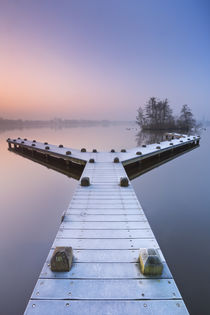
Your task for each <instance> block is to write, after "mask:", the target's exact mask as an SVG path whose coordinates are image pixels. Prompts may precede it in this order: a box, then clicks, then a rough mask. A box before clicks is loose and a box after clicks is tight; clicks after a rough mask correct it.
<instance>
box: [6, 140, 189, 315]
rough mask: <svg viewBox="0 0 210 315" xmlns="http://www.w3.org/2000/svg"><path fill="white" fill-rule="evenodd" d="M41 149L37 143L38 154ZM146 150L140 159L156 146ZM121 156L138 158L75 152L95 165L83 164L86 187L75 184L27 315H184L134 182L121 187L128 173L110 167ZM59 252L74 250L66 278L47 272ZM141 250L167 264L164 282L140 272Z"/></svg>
mask: <svg viewBox="0 0 210 315" xmlns="http://www.w3.org/2000/svg"><path fill="white" fill-rule="evenodd" d="M176 141H177V140H176ZM186 141H189V140H187V139H186ZM190 141H195V139H194V138H191V139H190ZM11 142H12V143H14V142H13V141H11ZM17 142H18V140H17V141H16V143H17ZM19 142H20V141H19ZM174 142H175V141H174ZM24 145H26V144H24ZM30 145H31V144H30ZM177 145H180V142H179V143H177ZM39 146H41V145H40V144H37V143H36V148H37V147H39ZM156 146H157V145H156ZM161 147H162V148H165V147H166V146H165V147H164V145H163V144H161ZM50 148H53V146H52V145H50ZM168 148H170V149H171V147H169V144H168ZM141 149H142V148H141ZM144 149H145V154H149V153H151V154H153V153H154V151H156V149H155V150H154V147H153V148H152V149H151V150H150V152H148V148H143V150H144ZM146 149H147V151H146ZM56 150H57V148H56ZM138 150H139V148H138ZM143 150H142V151H143ZM133 151H136V149H133ZM55 153H56V154H57V153H58V152H55ZM58 154H60V152H59V153H58ZM74 155H75V156H74ZM125 155H127V158H129V159H132V160H133V159H136V155H134V154H133V152H128V153H117V154H116V153H79V152H76V153H74V154H73V157H71V158H76V159H81V156H82V157H84V160H83V159H81V161H85V160H86V161H87V160H88V159H89V158H93V157H94V159H95V160H96V162H95V163H86V166H85V168H84V171H83V174H82V177H83V176H88V177H89V178H90V182H91V185H90V186H89V187H83V186H81V185H78V188H77V189H76V191H75V194H74V196H73V198H72V201H71V203H70V205H69V207H68V209H67V211H66V213H65V216H64V220H63V222H62V223H61V225H60V228H59V231H58V233H57V236H56V238H55V241H54V243H53V245H52V248H51V250H50V252H49V255H48V257H47V260H46V262H45V264H44V267H43V269H42V271H41V274H40V277H39V279H38V281H37V284H36V286H35V288H34V291H33V293H32V296H31V299H30V301H29V303H28V306H27V308H26V311H25V315H41V314H43V315H45V314H46V315H51V314H53V315H54V314H56V315H58V314H73V315H92V314H93V315H94V314H97V315H114V314H116V315H128V314H132V315H137V314H138V315H139V314H155V315H158V314H164V315H165V314H170V315H176V314H188V311H187V309H186V306H185V304H184V302H183V300H182V297H181V295H180V292H179V290H178V289H177V286H176V284H175V281H174V279H173V277H172V275H171V273H170V271H169V268H168V266H167V264H166V262H165V259H164V257H163V254H162V252H161V250H160V248H159V245H158V243H157V241H156V239H155V236H154V234H153V232H152V230H151V228H150V225H149V223H148V221H147V219H146V216H145V214H144V211H143V209H142V207H141V205H140V203H139V201H138V199H137V197H136V194H135V192H134V190H133V188H132V185H131V183H130V182H129V186H128V187H121V186H120V185H119V182H120V178H121V177H127V174H126V172H125V169H124V167H123V164H122V163H113V157H115V156H118V157H119V158H120V160H121V161H122V156H123V158H124V157H125ZM128 155H129V156H128ZM137 158H139V156H138V157H137ZM127 160H128V159H127ZM127 160H125V159H124V161H127ZM126 163H127V162H126ZM56 246H72V248H73V265H72V268H71V270H70V271H69V272H52V271H51V269H50V258H51V256H52V253H53V249H54V248H55V247H56ZM140 248H156V249H158V251H159V254H160V257H161V260H162V262H163V265H164V268H163V274H162V275H161V276H154V277H152V276H144V275H143V274H142V273H141V272H140V268H139V249H140Z"/></svg>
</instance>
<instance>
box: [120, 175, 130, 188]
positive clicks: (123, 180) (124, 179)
mask: <svg viewBox="0 0 210 315" xmlns="http://www.w3.org/2000/svg"><path fill="white" fill-rule="evenodd" d="M128 185H129V182H128V178H127V177H121V178H120V186H121V187H128Z"/></svg>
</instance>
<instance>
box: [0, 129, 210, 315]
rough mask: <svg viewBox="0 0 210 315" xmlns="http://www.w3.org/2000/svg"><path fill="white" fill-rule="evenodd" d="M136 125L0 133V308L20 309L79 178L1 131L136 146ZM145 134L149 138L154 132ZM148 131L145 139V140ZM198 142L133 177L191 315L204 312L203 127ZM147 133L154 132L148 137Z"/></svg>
mask: <svg viewBox="0 0 210 315" xmlns="http://www.w3.org/2000/svg"><path fill="white" fill-rule="evenodd" d="M138 132H139V131H138V130H137V129H136V126H133V125H125V126H107V127H105V126H97V127H87V128H83V127H77V128H66V129H57V130H53V129H49V128H42V129H22V130H12V131H3V132H1V134H0V159H1V163H0V174H1V178H0V181H1V190H0V204H1V207H0V209H1V220H0V237H1V243H0V252H1V260H0V277H1V287H0V291H1V292H0V296H1V299H0V310H1V311H0V313H1V314H5V315H7V314H8V315H13V314H14V315H19V314H22V313H23V311H24V309H25V307H26V305H27V302H28V299H29V298H30V295H31V293H32V290H33V288H34V285H35V283H36V281H37V278H38V276H39V273H40V272H41V269H42V266H43V264H44V261H45V259H46V256H47V254H48V251H49V249H50V247H51V244H52V242H53V240H54V238H55V235H56V233H57V230H58V227H59V224H60V218H61V215H62V212H63V211H64V210H65V209H66V208H67V207H68V204H69V202H70V200H71V198H72V195H73V193H74V190H75V188H76V186H77V184H78V182H77V181H76V180H74V179H71V178H68V177H66V176H65V175H62V174H59V173H57V172H55V171H53V170H50V169H47V168H46V167H44V166H41V165H39V164H37V163H34V162H32V161H30V160H28V159H24V158H23V157H21V156H18V155H16V154H13V153H12V152H9V151H8V150H7V143H6V141H5V140H6V139H7V138H8V137H11V138H17V137H22V138H25V137H27V138H28V139H36V140H39V141H47V142H49V143H53V144H60V143H62V144H63V145H65V146H69V147H72V148H78V149H80V148H82V147H86V148H87V149H88V150H92V149H93V148H96V149H97V150H98V151H100V150H110V149H111V148H115V149H116V150H120V149H122V148H124V147H126V148H130V147H133V146H137V143H138V145H140V144H141V142H142V139H143V138H144V137H142V134H141V135H138ZM150 136H152V137H153V136H154V135H153V134H152V135H150ZM150 136H148V135H147V138H150ZM201 137H202V139H201V145H200V147H199V148H197V149H195V150H192V151H191V152H189V153H186V154H184V155H182V156H180V157H178V158H176V159H174V160H173V161H170V162H168V163H166V164H164V165H162V166H160V167H158V168H156V169H153V170H151V171H150V172H148V173H146V174H144V175H142V176H141V177H139V178H137V179H135V180H133V181H132V184H133V186H134V189H135V191H136V194H137V196H138V199H139V201H140V203H141V205H142V207H143V209H144V211H145V214H146V216H147V218H148V220H149V223H150V225H151V227H152V229H153V232H154V234H155V236H156V238H157V241H158V242H159V245H160V247H161V250H162V251H163V254H164V256H165V258H166V260H167V263H168V265H169V267H170V270H171V272H172V274H173V276H174V278H175V281H176V283H177V285H178V288H179V290H180V292H181V294H182V296H183V298H184V300H185V303H186V305H187V307H188V310H189V312H190V313H191V314H193V315H194V314H195V315H197V314H208V310H209V308H208V298H209V279H210V270H209V268H208V266H209V263H210V251H209V239H210V228H209V225H210V207H209V205H210V194H209V187H210V168H209V155H208V154H209V146H210V131H209V130H207V131H204V132H203V133H202V134H201ZM153 139H154V138H153Z"/></svg>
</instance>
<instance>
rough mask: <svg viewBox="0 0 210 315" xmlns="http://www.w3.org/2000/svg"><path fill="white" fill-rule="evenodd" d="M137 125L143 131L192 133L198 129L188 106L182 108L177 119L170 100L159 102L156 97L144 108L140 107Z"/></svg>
mask: <svg viewBox="0 0 210 315" xmlns="http://www.w3.org/2000/svg"><path fill="white" fill-rule="evenodd" d="M136 123H137V124H138V125H139V126H140V127H141V128H142V130H183V131H190V130H191V129H192V128H196V127H197V125H196V120H195V119H194V117H193V114H192V111H191V109H190V107H189V106H188V105H183V106H182V108H181V112H180V115H179V117H178V118H176V117H174V116H173V111H172V109H171V107H170V105H169V103H168V100H167V99H165V100H158V99H157V98H156V97H151V98H150V99H149V101H148V102H147V103H146V105H145V106H144V107H143V108H142V107H139V109H138V114H137V116H136Z"/></svg>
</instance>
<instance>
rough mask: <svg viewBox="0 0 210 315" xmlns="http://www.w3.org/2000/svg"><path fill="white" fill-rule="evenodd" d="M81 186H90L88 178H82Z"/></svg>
mask: <svg viewBox="0 0 210 315" xmlns="http://www.w3.org/2000/svg"><path fill="white" fill-rule="evenodd" d="M80 184H81V186H90V178H89V177H82V179H81V182H80Z"/></svg>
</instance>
